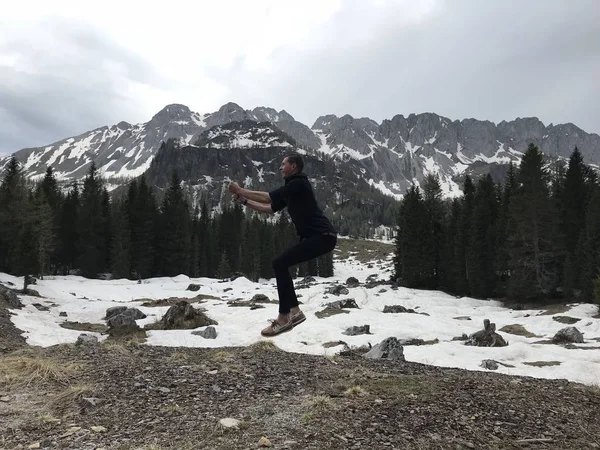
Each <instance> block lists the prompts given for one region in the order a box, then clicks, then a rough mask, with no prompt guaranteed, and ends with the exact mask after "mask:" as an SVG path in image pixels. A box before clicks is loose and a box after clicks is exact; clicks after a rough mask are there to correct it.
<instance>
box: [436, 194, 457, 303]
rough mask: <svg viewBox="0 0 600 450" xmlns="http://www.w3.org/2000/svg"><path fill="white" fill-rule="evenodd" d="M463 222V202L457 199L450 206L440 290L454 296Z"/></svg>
mask: <svg viewBox="0 0 600 450" xmlns="http://www.w3.org/2000/svg"><path fill="white" fill-rule="evenodd" d="M460 221H461V202H460V200H459V199H457V198H455V199H453V200H452V203H451V206H450V215H449V217H448V220H447V225H446V228H445V233H444V247H443V251H442V268H443V270H442V273H441V278H440V289H442V290H444V291H446V292H450V293H453V294H456V293H457V279H458V274H459V268H460V263H459V261H458V255H457V250H458V247H457V246H456V245H455V241H456V236H457V234H458V228H459V224H460Z"/></svg>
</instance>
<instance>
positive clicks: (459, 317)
mask: <svg viewBox="0 0 600 450" xmlns="http://www.w3.org/2000/svg"><path fill="white" fill-rule="evenodd" d="M453 319H454V320H471V318H470V317H469V316H458V317H453Z"/></svg>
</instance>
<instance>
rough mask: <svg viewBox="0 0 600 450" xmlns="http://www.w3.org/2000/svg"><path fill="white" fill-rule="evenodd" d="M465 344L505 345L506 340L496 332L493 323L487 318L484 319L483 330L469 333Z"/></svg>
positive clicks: (480, 345)
mask: <svg viewBox="0 0 600 450" xmlns="http://www.w3.org/2000/svg"><path fill="white" fill-rule="evenodd" d="M465 345H472V346H475V347H506V346H507V345H508V342H506V341H505V340H504V338H503V337H502V336H500V335H499V334H498V333H496V324H495V323H490V321H489V319H484V321H483V330H481V331H478V332H476V333H473V334H471V335H470V336H469V339H467V341H466V342H465Z"/></svg>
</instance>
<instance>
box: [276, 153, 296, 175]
mask: <svg viewBox="0 0 600 450" xmlns="http://www.w3.org/2000/svg"><path fill="white" fill-rule="evenodd" d="M279 170H280V171H281V174H282V175H283V177H284V178H285V177H289V176H290V175H292V174H293V173H294V172H295V171H296V164H290V162H289V161H288V159H287V158H283V161H281V166H279Z"/></svg>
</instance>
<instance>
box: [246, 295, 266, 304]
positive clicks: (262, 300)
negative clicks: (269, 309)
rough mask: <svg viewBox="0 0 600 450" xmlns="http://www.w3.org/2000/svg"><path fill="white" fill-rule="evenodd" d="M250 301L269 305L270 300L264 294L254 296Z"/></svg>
mask: <svg viewBox="0 0 600 450" xmlns="http://www.w3.org/2000/svg"><path fill="white" fill-rule="evenodd" d="M250 301H251V302H252V303H269V302H270V301H271V300H270V299H269V297H267V296H266V295H265V294H255V295H254V296H253V297H252V299H251V300H250Z"/></svg>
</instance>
